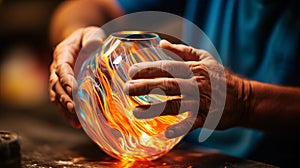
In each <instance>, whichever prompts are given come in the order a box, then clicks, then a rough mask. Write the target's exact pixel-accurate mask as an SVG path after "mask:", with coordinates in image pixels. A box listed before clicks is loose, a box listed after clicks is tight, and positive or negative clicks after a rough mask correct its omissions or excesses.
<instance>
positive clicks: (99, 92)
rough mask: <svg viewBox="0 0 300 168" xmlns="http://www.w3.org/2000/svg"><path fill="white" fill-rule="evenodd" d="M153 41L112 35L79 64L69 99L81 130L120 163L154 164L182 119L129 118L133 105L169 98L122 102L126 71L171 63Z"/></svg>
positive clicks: (169, 145)
mask: <svg viewBox="0 0 300 168" xmlns="http://www.w3.org/2000/svg"><path fill="white" fill-rule="evenodd" d="M159 41H160V38H159V36H158V35H157V34H154V33H147V32H137V31H124V32H117V33H114V34H112V35H110V36H109V37H108V38H107V39H106V40H105V41H104V43H103V45H102V46H101V47H99V48H98V50H97V53H96V54H93V55H91V56H89V57H88V58H87V59H86V60H85V62H84V63H83V65H82V66H81V70H80V73H79V75H78V76H77V82H78V90H76V93H75V95H74V99H75V104H76V113H77V115H78V118H79V121H80V123H81V125H82V127H83V129H84V130H85V132H86V133H87V134H88V136H89V137H90V138H91V139H92V140H93V141H94V142H95V143H96V144H98V146H100V147H101V148H102V149H103V151H105V152H106V153H107V154H109V155H110V156H112V157H115V158H118V159H120V160H154V159H156V158H158V157H160V156H162V155H164V154H166V153H167V152H168V151H170V150H171V149H172V148H173V147H174V146H175V145H176V144H177V143H178V142H179V141H180V140H181V139H182V137H178V138H174V139H168V138H166V137H165V131H166V129H167V128H168V127H169V126H170V125H173V124H176V123H178V122H180V121H182V120H183V119H184V118H185V117H186V116H185V115H184V114H181V115H178V116H158V117H155V118H152V119H137V118H135V117H134V115H133V113H132V111H133V109H134V108H135V107H136V106H138V105H145V104H151V103H157V102H165V101H167V100H168V99H169V98H170V97H167V96H162V95H154V94H153V95H143V96H128V95H127V94H125V93H124V91H123V87H124V84H125V83H126V82H127V81H128V80H131V78H130V76H129V74H128V70H129V68H130V66H132V65H133V64H135V63H139V62H151V61H159V60H172V58H171V57H169V56H167V55H166V54H164V53H163V51H162V50H161V49H160V48H159ZM154 80H155V79H154Z"/></svg>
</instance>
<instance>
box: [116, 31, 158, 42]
mask: <svg viewBox="0 0 300 168" xmlns="http://www.w3.org/2000/svg"><path fill="white" fill-rule="evenodd" d="M111 36H112V37H115V38H118V39H120V40H128V41H133V40H134V41H136V40H158V39H159V36H158V34H156V33H152V32H146V31H120V32H115V33H112V34H111Z"/></svg>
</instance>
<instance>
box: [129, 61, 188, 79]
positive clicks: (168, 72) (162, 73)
mask: <svg viewBox="0 0 300 168" xmlns="http://www.w3.org/2000/svg"><path fill="white" fill-rule="evenodd" d="M129 76H130V77H131V78H132V79H139V78H158V77H174V78H189V77H191V76H192V72H191V71H190V68H189V66H188V65H186V64H185V63H184V62H179V61H166V60H163V61H154V62H141V63H137V64H134V65H133V66H131V67H130V69H129Z"/></svg>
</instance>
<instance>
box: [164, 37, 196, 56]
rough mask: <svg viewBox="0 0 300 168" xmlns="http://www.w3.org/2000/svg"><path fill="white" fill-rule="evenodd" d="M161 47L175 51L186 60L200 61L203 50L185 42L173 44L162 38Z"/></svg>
mask: <svg viewBox="0 0 300 168" xmlns="http://www.w3.org/2000/svg"><path fill="white" fill-rule="evenodd" d="M159 45H160V47H161V48H163V49H166V50H169V51H171V52H173V53H175V54H176V55H177V56H179V57H180V58H182V59H183V60H184V61H199V60H200V59H199V58H200V55H201V51H202V50H197V49H195V48H193V47H191V46H186V45H183V44H172V43H170V42H168V41H167V40H161V41H160V43H159Z"/></svg>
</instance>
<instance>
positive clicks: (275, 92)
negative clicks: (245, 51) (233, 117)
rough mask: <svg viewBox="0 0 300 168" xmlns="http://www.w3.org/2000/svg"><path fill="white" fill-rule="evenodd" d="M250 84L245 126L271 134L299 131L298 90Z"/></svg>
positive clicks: (299, 104)
mask: <svg viewBox="0 0 300 168" xmlns="http://www.w3.org/2000/svg"><path fill="white" fill-rule="evenodd" d="M250 83H251V86H252V92H251V99H250V101H251V102H250V110H249V114H248V122H247V126H249V127H251V128H256V129H260V130H265V131H271V132H275V131H279V130H282V131H287V132H289V131H293V130H297V129H298V130H299V129H300V88H293V87H284V86H277V85H271V84H265V83H260V82H255V81H251V82H250Z"/></svg>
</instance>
